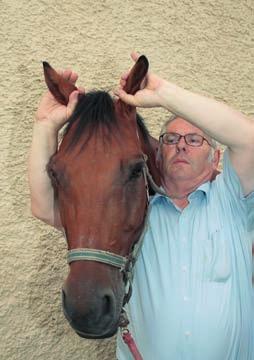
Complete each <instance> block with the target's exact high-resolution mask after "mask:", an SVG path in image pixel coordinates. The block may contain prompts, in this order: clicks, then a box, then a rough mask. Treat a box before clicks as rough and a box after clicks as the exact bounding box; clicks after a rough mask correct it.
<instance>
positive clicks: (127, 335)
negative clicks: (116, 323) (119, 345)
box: [122, 331, 143, 360]
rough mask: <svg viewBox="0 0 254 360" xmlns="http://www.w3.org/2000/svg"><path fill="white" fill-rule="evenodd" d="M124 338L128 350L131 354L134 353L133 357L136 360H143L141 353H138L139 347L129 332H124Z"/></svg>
mask: <svg viewBox="0 0 254 360" xmlns="http://www.w3.org/2000/svg"><path fill="white" fill-rule="evenodd" d="M122 338H123V341H124V342H125V344H126V345H127V346H128V348H129V349H130V352H131V353H132V355H133V357H134V359H135V360H143V358H142V356H141V354H140V352H139V351H138V348H137V345H136V343H135V341H134V339H133V337H132V336H131V334H130V332H129V331H126V332H125V331H124V332H123V333H122Z"/></svg>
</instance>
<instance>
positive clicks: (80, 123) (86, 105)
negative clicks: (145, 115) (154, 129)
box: [64, 91, 149, 147]
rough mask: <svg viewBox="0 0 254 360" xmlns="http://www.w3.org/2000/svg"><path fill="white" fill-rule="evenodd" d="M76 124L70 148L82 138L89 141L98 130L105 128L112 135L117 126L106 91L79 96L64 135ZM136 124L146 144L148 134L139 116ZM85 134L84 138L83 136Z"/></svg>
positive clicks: (110, 99) (113, 110)
mask: <svg viewBox="0 0 254 360" xmlns="http://www.w3.org/2000/svg"><path fill="white" fill-rule="evenodd" d="M74 124H77V126H76V128H75V131H74V134H73V137H72V139H71V143H70V146H71V147H72V146H75V145H76V144H77V143H78V141H79V140H80V139H81V138H82V137H83V138H85V139H86V140H85V141H87V140H89V138H90V136H91V135H92V134H93V133H94V132H96V131H97V130H98V128H99V127H100V128H105V129H107V130H108V133H112V130H113V128H115V127H116V126H117V121H116V114H115V108H114V102H113V100H112V98H111V96H110V95H109V94H108V93H107V92H106V91H92V92H89V93H87V94H85V95H81V96H80V98H79V101H78V104H77V106H76V108H75V110H74V112H73V114H72V116H71V117H70V118H69V120H68V126H67V128H66V130H65V133H64V135H66V134H67V133H68V132H69V130H70V128H71V127H72V126H73V125H74ZM137 124H138V127H139V129H140V131H141V133H142V135H143V137H144V139H145V141H146V142H148V136H149V132H148V130H147V128H146V126H145V124H144V121H143V119H142V117H141V116H140V115H138V114H137ZM84 134H86V136H85V137H84V136H83V135H84Z"/></svg>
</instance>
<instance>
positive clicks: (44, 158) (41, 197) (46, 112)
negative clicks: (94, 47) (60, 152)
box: [28, 70, 81, 229]
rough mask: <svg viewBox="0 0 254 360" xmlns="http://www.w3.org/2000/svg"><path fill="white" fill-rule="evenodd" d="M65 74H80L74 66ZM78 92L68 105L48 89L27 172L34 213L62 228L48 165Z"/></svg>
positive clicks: (72, 78) (38, 116)
mask: <svg viewBox="0 0 254 360" xmlns="http://www.w3.org/2000/svg"><path fill="white" fill-rule="evenodd" d="M62 76H63V77H64V78H65V79H66V80H69V81H71V82H72V83H75V82H76V80H77V78H78V76H77V74H76V73H74V72H73V71H71V70H66V71H64V72H63V73H62ZM80 91H81V90H80ZM78 94H79V91H73V92H72V93H71V95H70V97H69V102H68V104H67V106H64V105H61V104H59V103H58V102H57V101H56V100H55V98H54V97H53V96H52V95H51V94H50V93H49V92H47V93H46V94H45V95H44V96H43V97H42V100H41V102H40V105H39V107H38V110H37V113H36V117H35V123H34V129H33V139H32V145H31V149H30V155H29V164H28V176H29V187H30V195H31V210H32V214H33V215H34V216H35V217H37V218H39V219H41V220H42V221H44V222H46V223H47V224H49V225H52V226H54V227H56V228H59V229H60V228H61V227H62V225H61V219H60V215H59V209H58V203H57V199H56V198H55V193H54V189H53V187H52V184H51V181H50V178H49V176H48V174H47V170H46V167H47V164H48V162H49V159H50V158H51V156H52V155H53V154H54V153H55V152H56V151H57V145H58V140H57V137H58V131H59V129H60V128H61V127H62V126H63V125H64V124H65V122H66V121H67V119H68V118H69V117H70V115H71V114H72V112H73V110H74V108H75V106H76V104H77V101H78Z"/></svg>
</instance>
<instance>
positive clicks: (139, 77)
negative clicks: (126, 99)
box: [124, 55, 149, 95]
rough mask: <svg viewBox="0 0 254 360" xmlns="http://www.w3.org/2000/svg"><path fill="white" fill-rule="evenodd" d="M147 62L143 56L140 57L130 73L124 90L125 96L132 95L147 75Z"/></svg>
mask: <svg viewBox="0 0 254 360" xmlns="http://www.w3.org/2000/svg"><path fill="white" fill-rule="evenodd" d="M148 67H149V62H148V60H147V58H146V57H145V55H141V56H140V57H139V58H138V60H137V61H136V63H135V65H134V66H133V68H132V69H131V71H130V74H129V76H128V79H127V82H126V85H125V87H124V90H125V91H126V92H127V94H131V95H134V94H135V93H136V92H137V91H138V90H139V89H140V85H141V82H142V81H143V80H144V77H145V76H146V74H147V71H148Z"/></svg>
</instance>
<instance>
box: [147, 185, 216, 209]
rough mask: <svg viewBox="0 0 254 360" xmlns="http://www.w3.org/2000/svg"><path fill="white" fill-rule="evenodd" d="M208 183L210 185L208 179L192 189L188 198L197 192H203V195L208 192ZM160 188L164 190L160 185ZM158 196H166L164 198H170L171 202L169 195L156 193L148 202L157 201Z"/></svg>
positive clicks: (191, 197) (193, 196) (194, 195)
mask: <svg viewBox="0 0 254 360" xmlns="http://www.w3.org/2000/svg"><path fill="white" fill-rule="evenodd" d="M210 185H211V182H210V181H206V182H205V183H203V184H201V185H199V187H197V189H196V190H194V191H193V192H192V193H190V195H189V196H188V200H191V199H193V198H195V197H196V196H197V194H203V195H206V196H207V195H208V194H209V192H210ZM160 189H162V190H163V191H165V190H164V189H163V187H162V186H161V187H160ZM159 198H166V199H168V200H170V202H172V200H171V198H170V197H169V196H167V195H163V194H159V193H156V194H155V195H154V196H153V197H152V198H151V200H150V204H153V203H154V202H157V201H158V199H159Z"/></svg>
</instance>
